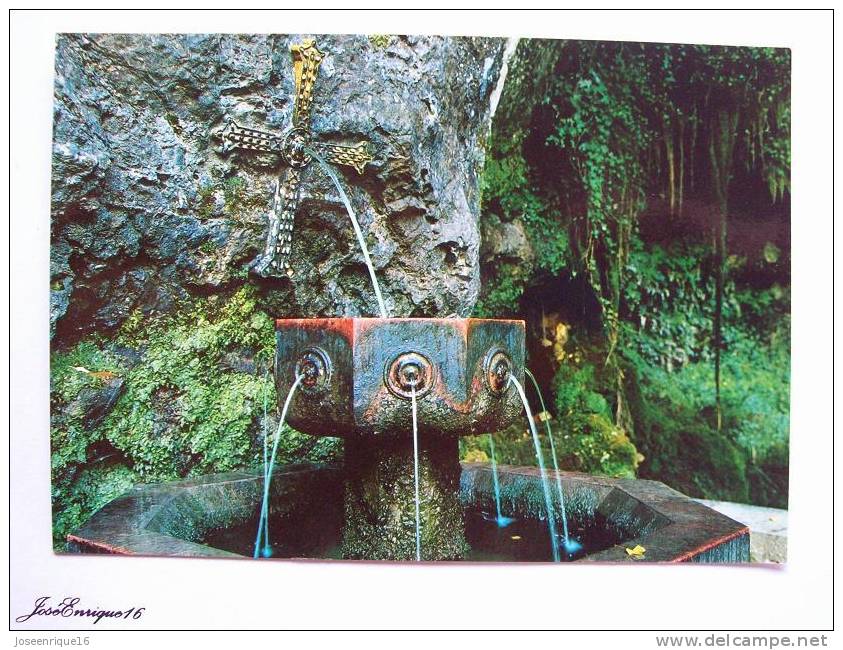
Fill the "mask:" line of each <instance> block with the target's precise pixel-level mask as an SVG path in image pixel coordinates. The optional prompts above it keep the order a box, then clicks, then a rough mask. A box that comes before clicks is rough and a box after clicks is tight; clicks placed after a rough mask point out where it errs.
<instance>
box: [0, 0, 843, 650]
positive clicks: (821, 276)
mask: <svg viewBox="0 0 843 650" xmlns="http://www.w3.org/2000/svg"><path fill="white" fill-rule="evenodd" d="M382 6H384V5H382ZM63 31H81V32H106V31H122V32H233V33H238V32H239V33H250V32H278V33H302V34H306V33H344V32H345V33H348V32H350V33H399V34H400V33H410V34H418V33H425V34H450V35H484V36H522V37H548V38H571V39H600V40H634V41H661V42H684V43H709V44H723V45H765V46H775V47H789V48H792V50H793V173H792V187H793V204H792V215H793V218H792V221H793V237H792V243H793V251H792V260H793V285H792V306H793V356H792V359H793V363H792V387H793V389H792V390H793V393H792V428H791V483H790V515H789V526H790V537H789V563H788V565H787V566H786V567H782V568H764V567H760V566H745V567H723V566H719V567H717V566H681V567H673V566H642V565H636V566H576V565H561V566H554V565H509V566H507V565H494V566H489V565H471V564H459V565H441V564H440V565H425V566H414V565H412V564H409V565H406V564H375V563H371V564H370V563H362V564H352V563H322V562H292V561H278V562H249V561H238V560H176V559H165V558H161V559H155V558H119V557H92V556H88V557H85V556H80V557H72V556H70V557H69V556H58V555H54V554H53V553H52V551H51V535H50V487H49V460H50V449H49V417H48V416H49V413H48V410H49V356H48V352H49V342H48V322H49V320H48V286H49V270H48V269H49V262H48V260H49V258H48V256H49V212H50V209H49V208H50V206H49V200H50V152H51V129H52V92H53V86H52V84H53V65H54V61H53V55H54V49H53V48H54V38H55V33H56V32H63ZM10 40H11V43H10V49H9V50H7V48H5V47H3V48H2V49H3V51H4V52H6V51H10V52H11V96H10V106H11V115H10V118H11V133H10V147H11V154H10V159H11V170H10V172H11V176H10V182H11V192H10V200H11V203H10V204H11V210H10V214H9V221H10V237H11V240H10V251H11V260H10V263H11V303H10V304H11V338H10V341H11V350H10V364H11V373H10V383H11V392H10V395H11V401H10V426H11V431H10V440H11V446H10V453H11V456H10V458H9V469H10V485H11V495H10V496H11V499H10V508H11V509H10V512H9V516H10V531H11V533H10V548H9V551H10V585H11V587H10V610H11V611H10V620H11V619H14V617H16V616H18V615H20V614H22V613H24V612H28V611H30V610H31V608H32V603H33V601H34V599H35V598H36V597H38V596H41V595H51V596H53V597H54V598H56V599H60V598H61V597H63V596H65V595H76V596H79V597H80V598H81V599H82V601H83V602H84V603H85V604H86V605H89V606H101V607H106V608H110V609H125V608H129V607H132V606H143V607H146V613H145V615H144V617H143V618H142V619H141V620H140V621H125V622H123V621H121V622H117V621H113V620H103V621H102V622H100V623H99V624H98V625H97V626H96V627H92V628H91V629H93V630H96V629H99V628H103V629H105V628H109V629H115V628H120V627H123V628H127V629H139V628H151V629H180V628H188V629H191V628H192V629H222V628H233V629H250V628H256V629H266V628H270V629H283V628H294V629H295V628H298V629H312V628H315V629H323V628H334V629H336V628H352V629H353V628H399V629H400V628H446V629H447V628H465V627H469V628H495V629H497V628H510V629H512V628H516V629H517V628H537V627H538V628H548V627H550V628H563V629H564V628H569V629H585V630H588V629H597V630H600V629H603V630H606V629H656V630H659V629H762V630H763V629H814V630H816V629H821V628H823V629H827V628H830V627H831V625H832V591H831V590H832V582H831V577H832V576H831V574H832V554H833V551H834V549H833V547H832V519H831V514H832V501H831V496H832V403H833V398H832V353H831V350H832V348H831V345H832V303H831V296H832V271H833V266H832V260H833V246H832V218H833V212H832V183H833V179H832V162H833V161H832V156H833V150H832V131H831V125H832V85H831V84H832V68H831V65H832V15H831V14H830V13H828V12H826V13H822V14H820V13H810V12H789V13H782V12H733V11H725V12H707V11H702V12H685V11H667V12H637V11H627V12H619V11H611V12H583V11H573V12H499V11H490V10H480V11H460V12H405V11H398V12H395V11H390V12H387V11H377V12H369V11H360V10H352V11H323V12H314V11H312V10H311V11H279V12H235V13H222V14H221V13H216V12H211V11H207V10H203V11H198V12H131V13H130V12H116V13H110V12H109V13H87V12H80V11H72V12H46V13H44V12H41V13H19V12H16V13H13V14H12V17H11V37H10ZM4 45H5V44H4ZM3 502H4V503H3V507H5V499H4V500H3ZM4 550H5V549H4ZM33 620H34V619H33ZM68 621H70V622H71V623H72V624H73V625H79V623H78V619H61V618H59V619H45V618H41V619H39V620H37V622H35V623H34V624H33V622H30V623H25V624H21V625H17V624H16V625H15V629H16V630H18V631H17V632H15V633H14V634H12V635H10V636H9V638H7V639H6V640H7V642H8V643H9V645H10V646H12V645H14V643H15V641H14V638H13V637H18V638H23V637H31V636H39V635H33V634H31V633H26V632H24V630H27V629H32V628H33V627H39V628H44V627H46V626H56V627H59V626H61V625H63V624H67V623H68ZM40 636H43V635H40ZM65 636H67V637H70V636H75V635H65ZM170 636H172V637H173V638H169V639H167V646H169V645H171V644H175V643H179V644H180V645H181V644H182V643H187V641H188V638H187V637H186V636H183V635H182V636H179V635H170ZM530 638H531V637H528V642H529V639H530ZM532 638H533V639H534V641H533V642H535V643H538V642H539V639H538V637H532ZM461 639H462V641H463V642H465V643H472V644H473V643H482V644H484V645H486V644H491V645H494V646H498V645H502V644H506V645H509V644H510V643H511V642H512V641H513V640H512V639H511V638H510V637H508V636H506V635H494V636H491V637H488V636H484V637H483V638H482V639H480V638H477V639H474V637H468V636H463V637H461ZM458 640H459V639H458ZM192 641H193V642H195V643H196V644H197V645H198V644H199V643H201V644H202V645H203V646H208V645H210V646H214V647H227V646H230V645H233V644H234V643H235V642H236V641H235V639H234V638H233V637H231V636H230V635H221V634H214V635H207V634H205V635H202V637H201V638H197V639H194V640H192ZM265 641H266V639H260V638H259V637H258V636H255V635H253V636H251V637H247V638H246V639H242V640H241V641H240V642H245V643H249V645H251V644H254V643H258V642H265ZM328 641H329V642H331V643H333V644H339V643H345V642H346V641H345V637H342V636H339V635H333V636H329V638H328ZM376 641H377V642H378V643H379V644H389V645H390V646H392V645H394V644H395V643H396V641H397V640H396V639H395V638H393V637H392V636H391V635H389V636H387V635H382V636H380V637H379V638H377V639H376ZM573 641H575V642H576V647H582V646H585V647H590V645H591V643H592V642H593V641H596V639H594V638H593V637H591V636H582V635H581V636H580V637H578V638H577V639H575V640H573ZM603 641H604V642H605V643H606V644H608V645H607V647H626V646H635V647H655V642H654V635H652V634H641V635H612V636H610V637H608V638H606V639H604V640H603ZM287 642H293V643H296V644H298V643H310V641H309V640H308V639H306V638H305V639H301V640H300V641H293V640H292V639H288V640H287ZM431 642H436V641H435V639H433V638H430V639H429V640H428V641H427V643H431ZM154 643H159V637H158V635H154V636H149V635H125V634H98V635H95V636H94V637H93V638H92V642H91V646H90V647H124V646H125V647H141V645H144V646H145V645H148V644H154ZM272 643H276V642H275V641H272ZM282 643H283V641H282ZM191 645H192V643H191ZM572 647H575V646H572Z"/></svg>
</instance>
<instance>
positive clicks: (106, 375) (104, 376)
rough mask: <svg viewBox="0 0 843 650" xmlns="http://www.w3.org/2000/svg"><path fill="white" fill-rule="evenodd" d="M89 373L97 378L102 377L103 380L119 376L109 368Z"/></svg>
mask: <svg viewBox="0 0 843 650" xmlns="http://www.w3.org/2000/svg"><path fill="white" fill-rule="evenodd" d="M88 374H90V375H91V376H92V377H96V378H97V379H102V380H103V381H108V380H109V379H114V378H115V377H116V376H117V375H115V374H114V373H113V372H109V371H108V370H100V371H99V372H91V373H88Z"/></svg>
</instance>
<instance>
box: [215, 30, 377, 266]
mask: <svg viewBox="0 0 843 650" xmlns="http://www.w3.org/2000/svg"><path fill="white" fill-rule="evenodd" d="M290 51H291V52H292V55H293V75H294V77H295V82H296V99H295V105H294V107H293V125H292V126H291V127H290V128H289V129H287V130H286V131H285V132H284V133H282V134H280V135H278V134H275V133H267V132H266V131H259V130H257V129H250V128H246V127H243V126H240V125H238V124H237V123H235V122H234V121H233V120H229V121H228V123H227V124H226V125H225V128H223V129H221V130H219V131H217V132H216V133H215V134H214V137H216V138H217V139H218V140H220V141H222V151H223V152H224V153H227V152H229V151H233V150H235V149H242V150H246V151H257V152H263V153H276V154H279V155H280V156H281V158H282V159H283V160H285V161H286V162H287V164H288V165H289V167H288V169H287V173H286V175H285V176H284V177H283V179H281V178H279V179H278V181H277V182H276V184H275V197H274V199H273V202H272V210H271V211H270V213H269V232H268V233H267V237H266V247H265V248H264V251H263V253H261V255H259V256H258V257H257V258H256V259H255V260H254V261H253V262H252V263H251V265H250V268H251V269H252V271H253V272H254V273H257V274H258V275H260V276H263V277H284V276H285V275H286V276H291V275H292V274H293V268H292V265H291V264H290V254H291V251H292V244H293V222H294V220H295V216H296V209H297V207H298V201H299V185H300V182H301V175H302V171H303V170H304V168H305V167H307V166H308V165H309V164H310V161H311V155H310V154H309V153H308V152H307V149H312V150H314V151H316V152H317V153H318V154H319V155H320V156H321V157H322V158H324V159H325V160H327V161H328V162H330V163H333V164H335V165H345V166H347V167H353V168H354V169H355V170H356V171H357V173H358V174H362V173H363V169H364V168H365V167H366V164H367V163H370V162H371V161H372V154H371V152H370V151H369V146H368V144H367V143H365V142H361V143H360V144H357V145H354V146H346V145H339V144H329V143H323V142H314V141H313V134H312V133H311V132H310V107H311V105H312V104H313V86H314V84H315V83H316V77H317V75H318V74H319V64H320V63H322V59H324V58H325V53H324V52H320V51H319V49H318V48H317V47H316V41H315V40H314V39H312V38H309V39H306V40H305V41H303V42H302V43H300V44H298V45H293V46H291V47H290Z"/></svg>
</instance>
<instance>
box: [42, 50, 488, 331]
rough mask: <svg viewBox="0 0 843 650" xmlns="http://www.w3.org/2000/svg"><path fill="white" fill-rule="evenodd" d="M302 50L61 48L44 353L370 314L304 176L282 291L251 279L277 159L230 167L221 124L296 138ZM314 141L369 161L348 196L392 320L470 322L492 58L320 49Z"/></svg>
mask: <svg viewBox="0 0 843 650" xmlns="http://www.w3.org/2000/svg"><path fill="white" fill-rule="evenodd" d="M302 40H303V37H299V36H280V35H260V36H238V35H61V36H59V37H58V40H57V49H56V82H55V108H54V113H55V114H54V145H53V190H52V231H51V233H52V257H51V290H52V295H51V333H52V334H56V333H58V336H59V339H61V340H64V339H67V340H73V339H75V338H78V337H80V336H82V335H84V334H85V333H88V332H91V331H108V330H110V329H113V328H115V327H118V326H119V325H120V324H121V323H122V322H123V320H124V319H125V318H126V317H127V316H128V315H129V314H130V313H132V312H133V311H134V310H136V309H141V310H142V311H143V312H144V313H147V314H149V313H154V312H158V311H167V310H169V309H170V308H171V307H172V306H173V305H174V304H175V303H176V301H178V300H179V299H180V298H183V297H187V296H190V295H208V294H212V293H217V292H226V291H229V290H231V289H233V288H235V287H237V286H239V285H242V284H243V283H245V282H255V283H258V284H259V285H260V287H261V292H262V296H263V300H264V301H265V308H266V309H267V310H268V311H270V312H271V313H272V315H273V316H278V317H285V316H319V315H323V316H340V315H349V316H351V315H363V316H370V315H375V314H376V313H377V303H376V301H375V299H374V295H373V292H372V289H371V286H370V282H369V278H368V274H367V271H366V268H365V266H364V263H363V257H362V255H361V253H360V251H359V250H358V247H357V244H356V241H355V237H354V233H353V230H352V228H351V224H350V221H349V218H348V216H347V214H346V212H345V209H344V207H343V205H342V202H341V200H340V197H339V195H338V193H337V191H336V189H335V188H334V187H333V185H332V184H331V182H330V179H329V178H328V177H327V176H326V175H325V173H324V172H323V171H322V170H321V169H319V168H318V167H317V166H316V165H315V164H311V165H310V166H308V167H307V168H306V169H304V171H303V178H302V183H301V195H300V201H299V204H298V205H299V207H298V210H297V214H296V218H295V230H294V234H293V244H292V258H293V267H294V268H293V275H292V277H291V278H290V279H274V278H269V279H262V278H254V277H251V276H249V274H248V265H249V263H250V262H251V261H252V260H253V259H254V258H255V257H256V256H257V255H258V254H259V253H261V252H262V251H263V248H264V244H265V240H266V230H267V219H268V217H267V215H268V211H269V209H270V206H271V203H272V196H273V188H274V184H275V181H276V179H278V177H279V176H280V175H281V174H283V173H284V171H285V170H286V163H285V162H284V161H283V160H282V159H281V158H280V157H278V156H276V155H274V154H259V155H255V154H254V153H251V154H250V153H246V152H239V153H238V152H233V153H231V152H230V153H227V154H224V153H222V152H220V151H219V147H218V145H217V143H216V141H215V140H213V138H212V133H213V132H214V131H215V130H217V129H219V128H220V127H222V126H223V125H224V124H226V122H227V121H228V120H229V119H233V120H235V121H236V122H237V123H238V124H239V125H241V126H245V127H251V128H257V129H261V130H265V131H273V132H276V133H279V134H281V133H283V132H284V131H285V130H286V129H288V128H289V127H290V126H291V125H292V111H293V97H294V77H293V65H292V60H291V55H290V46H291V45H292V44H294V43H298V42H301V41H302ZM316 40H317V45H318V47H319V49H320V50H322V51H323V52H325V53H326V57H325V59H324V61H323V62H322V64H321V67H320V69H319V76H318V78H317V79H316V82H315V86H314V97H313V107H312V117H311V123H310V126H311V130H312V131H313V133H314V137H315V139H317V140H319V141H322V142H329V143H335V144H348V145H354V144H357V143H359V142H361V141H367V142H369V143H370V145H371V151H372V153H373V155H374V160H373V161H372V163H370V164H369V165H368V166H367V167H366V168H365V170H364V172H363V173H362V174H358V173H357V172H356V171H354V170H353V169H351V168H345V167H339V168H337V169H338V171H339V173H340V179H341V181H342V182H343V184H344V186H345V188H346V193H347V194H348V195H349V197H350V199H351V202H352V204H353V206H354V208H355V211H356V212H357V215H358V218H359V219H360V222H361V227H362V230H363V232H364V233H365V234H366V239H367V241H368V244H369V247H370V252H371V256H372V260H373V262H374V265H375V269H376V273H377V275H378V278H379V280H380V283H381V289H382V291H383V294H384V298H385V301H386V306H387V309H388V311H389V312H390V314H391V315H396V316H447V315H450V314H457V315H463V316H465V315H468V313H469V312H470V311H471V309H472V307H473V305H474V303H475V301H476V299H477V294H478V289H479V268H478V257H479V239H480V238H479V230H478V213H479V193H478V175H479V172H480V167H481V165H482V163H483V146H484V143H485V137H486V134H487V132H488V128H489V122H490V98H491V96H492V93H493V91H494V89H495V87H496V85H497V84H498V81H499V77H500V70H501V63H502V56H503V49H504V47H503V45H504V44H503V41H502V40H500V39H475V38H471V39H468V38H440V37H371V38H369V37H365V36H324V37H323V36H317V37H316Z"/></svg>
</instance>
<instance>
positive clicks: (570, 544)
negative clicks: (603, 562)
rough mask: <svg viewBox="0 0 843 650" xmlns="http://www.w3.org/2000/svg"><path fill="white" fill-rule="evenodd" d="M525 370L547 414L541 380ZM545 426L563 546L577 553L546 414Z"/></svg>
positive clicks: (577, 545) (566, 550) (569, 551)
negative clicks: (560, 517) (559, 512)
mask: <svg viewBox="0 0 843 650" xmlns="http://www.w3.org/2000/svg"><path fill="white" fill-rule="evenodd" d="M524 372H525V373H526V374H527V376H528V377H529V378H530V381H531V382H532V383H533V388H535V390H536V395H538V396H539V404H541V407H542V413H544V414H547V407H546V406H545V404H544V397H543V396H542V391H541V388H539V382H537V381H536V377H535V375H533V373H532V372H530V371H529V369H527V368H524ZM544 428H545V431H546V432H547V439H548V440H550V454H551V455H552V456H553V469H554V470H555V476H556V491H557V493H558V494H559V508H560V509H561V510H562V546H563V547H564V548H565V552H566V553H569V554H570V553H575V552H577V551H578V550H579V549H580V548H581V545H580V543H579V542H578V541H577V540H575V539H572V538H571V536H570V535H569V534H568V513H567V512H566V510H565V494H564V493H563V492H562V477H561V476H560V475H559V460H558V458H557V456H556V445H555V444H554V442H553V433H551V431H550V422H549V421H548V420H547V419H546V416H545V419H544Z"/></svg>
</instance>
